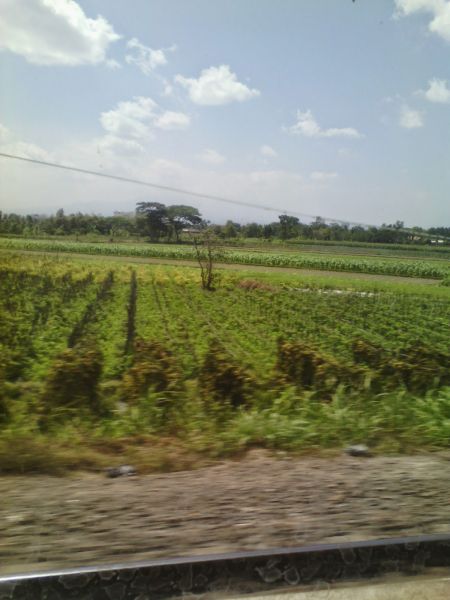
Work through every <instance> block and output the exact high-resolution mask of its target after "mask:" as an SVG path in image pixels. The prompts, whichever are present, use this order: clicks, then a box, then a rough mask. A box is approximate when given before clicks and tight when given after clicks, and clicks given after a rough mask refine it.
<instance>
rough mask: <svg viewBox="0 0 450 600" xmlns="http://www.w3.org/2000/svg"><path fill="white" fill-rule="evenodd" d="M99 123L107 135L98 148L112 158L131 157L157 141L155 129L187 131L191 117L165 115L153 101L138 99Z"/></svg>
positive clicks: (123, 104) (106, 114) (105, 114)
mask: <svg viewBox="0 0 450 600" xmlns="http://www.w3.org/2000/svg"><path fill="white" fill-rule="evenodd" d="M100 123H101V124H102V126H103V129H104V130H105V131H106V134H105V135H104V136H103V137H102V138H99V139H97V140H95V144H96V145H97V148H99V149H100V150H105V151H106V152H108V153H110V154H118V155H129V156H132V155H137V154H140V153H142V152H143V151H144V145H145V144H147V143H148V142H149V141H150V140H152V139H153V138H154V132H155V130H156V129H161V130H165V131H170V130H176V129H178V130H182V129H186V128H187V127H189V124H190V117H189V115H186V114H184V113H180V112H173V111H170V110H167V111H164V110H163V109H162V108H161V107H160V106H158V104H157V103H156V102H155V101H154V100H152V98H146V97H143V96H135V97H134V98H133V99H132V100H127V101H124V102H119V103H118V104H117V106H116V107H115V108H114V109H112V110H108V111H106V112H103V113H101V115H100Z"/></svg>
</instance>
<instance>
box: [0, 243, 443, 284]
mask: <svg viewBox="0 0 450 600" xmlns="http://www.w3.org/2000/svg"><path fill="white" fill-rule="evenodd" d="M0 249H7V250H31V251H40V252H58V253H59V252H61V253H81V254H92V255H104V256H135V257H140V258H167V259H172V260H191V261H192V260H196V258H197V255H196V251H195V248H193V247H192V246H191V247H189V246H175V245H163V244H114V243H109V244H104V243H103V244H102V243H85V242H68V241H67V242H66V241H53V240H26V239H14V238H0ZM220 262H223V263H231V264H243V265H261V266H267V267H288V268H289V267H290V268H298V269H318V270H324V271H347V272H353V273H371V274H379V275H396V276H402V277H423V278H434V279H444V278H446V277H448V276H449V273H450V263H447V262H446V261H441V260H436V261H433V260H431V259H428V260H421V259H419V258H417V259H416V260H410V259H402V258H397V259H386V258H380V257H370V256H368V257H363V258H362V257H353V256H334V255H331V256H330V255H311V254H302V253H301V252H298V253H293V252H282V251H280V252H273V251H272V252H267V251H258V252H257V251H251V250H248V251H247V250H241V251H238V250H222V251H221V256H220Z"/></svg>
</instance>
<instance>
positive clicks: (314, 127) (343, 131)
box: [284, 110, 362, 138]
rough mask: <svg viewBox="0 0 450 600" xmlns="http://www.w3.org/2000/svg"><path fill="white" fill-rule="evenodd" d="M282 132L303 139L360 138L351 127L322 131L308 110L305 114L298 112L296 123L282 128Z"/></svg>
mask: <svg viewBox="0 0 450 600" xmlns="http://www.w3.org/2000/svg"><path fill="white" fill-rule="evenodd" d="M284 130H285V131H287V132H288V133H292V134H296V135H304V136H305V137H310V138H321V137H322V138H332V137H349V138H360V137H362V135H361V134H360V133H359V132H358V131H357V130H356V129H354V128H353V127H341V128H338V127H331V128H330V129H322V128H321V127H320V125H319V124H318V123H317V121H316V120H315V118H314V116H313V114H312V112H311V111H310V110H307V111H305V112H302V111H300V110H298V111H297V122H296V123H294V125H291V126H290V127H287V128H284Z"/></svg>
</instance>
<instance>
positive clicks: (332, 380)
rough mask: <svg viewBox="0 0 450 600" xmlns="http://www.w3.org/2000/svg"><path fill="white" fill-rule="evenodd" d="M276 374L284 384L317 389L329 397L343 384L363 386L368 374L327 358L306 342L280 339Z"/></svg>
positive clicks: (363, 370) (358, 368) (305, 388)
mask: <svg viewBox="0 0 450 600" xmlns="http://www.w3.org/2000/svg"><path fill="white" fill-rule="evenodd" d="M275 373H276V378H277V379H278V381H279V382H280V383H281V384H282V385H286V384H293V385H295V386H296V387H297V388H298V389H302V390H312V389H314V390H317V391H320V392H321V393H322V394H323V395H324V397H327V398H329V397H330V395H331V394H332V393H333V392H334V391H335V390H336V388H337V387H338V386H339V385H346V386H348V387H361V385H362V384H363V382H364V377H365V374H366V371H365V369H363V368H360V367H358V366H353V367H351V366H349V365H346V364H344V363H340V362H338V361H336V360H335V359H334V358H332V357H328V356H324V355H322V354H321V353H320V352H318V351H317V350H316V349H314V348H312V347H310V346H308V345H307V344H305V343H303V342H300V341H294V342H286V341H283V340H279V341H278V355H277V362H276V365H275Z"/></svg>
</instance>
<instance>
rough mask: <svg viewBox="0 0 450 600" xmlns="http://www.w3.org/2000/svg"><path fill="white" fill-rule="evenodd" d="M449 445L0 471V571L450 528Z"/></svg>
mask: <svg viewBox="0 0 450 600" xmlns="http://www.w3.org/2000/svg"><path fill="white" fill-rule="evenodd" d="M449 467H450V451H449V452H440V453H434V454H432V453H429V454H420V455H415V456H389V457H383V456H377V457H372V458H354V457H350V456H346V455H341V456H334V457H330V458H324V457H315V456H312V457H311V456H307V457H295V458H294V457H289V456H287V455H277V456H274V455H271V454H269V453H268V452H266V451H263V450H254V451H252V452H250V453H249V454H248V455H247V456H246V457H245V458H244V459H242V460H240V461H235V462H233V461H227V462H223V463H218V464H216V465H213V466H208V467H204V468H201V469H198V470H196V471H183V472H177V473H168V474H152V475H142V476H140V475H137V476H135V477H121V478H117V479H109V478H107V477H106V476H104V475H103V474H85V473H83V474H77V475H73V476H71V477H67V478H58V477H50V476H42V475H36V476H4V477H1V478H0V532H1V533H0V536H1V537H0V573H1V574H6V573H18V572H27V571H32V570H41V569H45V570H46V569H50V568H56V567H77V566H81V565H89V564H91V565H93V564H99V563H112V562H119V561H124V562H125V561H136V560H146V559H149V558H155V557H162V556H171V557H174V556H181V555H193V554H211V553H219V552H227V551H238V550H251V549H261V548H273V547H279V546H296V545H303V544H307V543H320V542H324V543H325V542H333V541H344V540H346V541H350V540H362V539H373V538H389V537H398V536H402V535H417V534H421V533H425V534H433V533H450V503H449V500H450V468H449Z"/></svg>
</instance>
